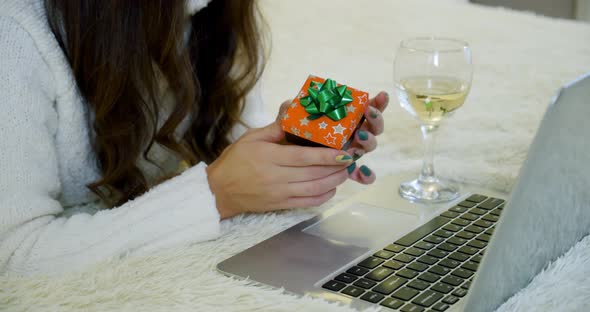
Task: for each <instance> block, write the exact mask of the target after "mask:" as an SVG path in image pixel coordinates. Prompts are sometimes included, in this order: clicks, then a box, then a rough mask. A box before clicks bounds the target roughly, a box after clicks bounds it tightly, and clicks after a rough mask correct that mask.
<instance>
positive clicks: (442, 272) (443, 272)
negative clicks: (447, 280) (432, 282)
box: [428, 265, 451, 276]
mask: <svg viewBox="0 0 590 312" xmlns="http://www.w3.org/2000/svg"><path fill="white" fill-rule="evenodd" d="M428 272H430V273H434V274H438V275H441V276H443V275H446V274H447V273H449V272H451V269H449V268H445V267H444V266H440V265H435V266H433V267H432V268H430V269H429V270H428Z"/></svg>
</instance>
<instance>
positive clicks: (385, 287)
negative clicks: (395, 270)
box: [373, 276, 408, 295]
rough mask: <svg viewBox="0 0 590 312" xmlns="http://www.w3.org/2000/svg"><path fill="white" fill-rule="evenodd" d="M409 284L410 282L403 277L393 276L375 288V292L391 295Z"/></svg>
mask: <svg viewBox="0 0 590 312" xmlns="http://www.w3.org/2000/svg"><path fill="white" fill-rule="evenodd" d="M407 282H408V280H407V279H405V278H403V277H399V276H392V277H390V278H388V279H386V280H384V281H383V282H381V283H380V284H379V285H377V286H376V287H375V288H373V291H376V292H378V293H381V294H384V295H389V294H391V293H392V292H394V291H395V290H397V289H398V288H400V287H401V286H402V285H404V284H405V283H407Z"/></svg>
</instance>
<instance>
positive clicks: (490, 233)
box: [485, 227, 495, 236]
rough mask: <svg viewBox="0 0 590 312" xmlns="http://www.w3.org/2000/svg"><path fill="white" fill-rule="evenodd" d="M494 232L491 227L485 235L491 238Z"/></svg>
mask: <svg viewBox="0 0 590 312" xmlns="http://www.w3.org/2000/svg"><path fill="white" fill-rule="evenodd" d="M494 230H495V228H493V227H491V228H489V229H488V230H487V231H485V234H488V235H490V236H491V235H492V234H494Z"/></svg>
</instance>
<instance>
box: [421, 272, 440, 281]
mask: <svg viewBox="0 0 590 312" xmlns="http://www.w3.org/2000/svg"><path fill="white" fill-rule="evenodd" d="M418 279H421V280H423V281H426V282H429V283H434V282H436V281H438V280H439V279H440V276H438V275H436V274H433V273H430V272H426V273H422V274H420V276H418Z"/></svg>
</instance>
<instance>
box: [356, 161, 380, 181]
mask: <svg viewBox="0 0 590 312" xmlns="http://www.w3.org/2000/svg"><path fill="white" fill-rule="evenodd" d="M376 178H377V176H376V175H375V173H374V172H373V170H371V169H370V168H369V167H367V166H365V165H362V166H360V167H359V166H357V165H356V163H354V170H351V173H350V179H352V180H354V181H357V182H359V183H361V184H371V183H373V182H375V179H376Z"/></svg>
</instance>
